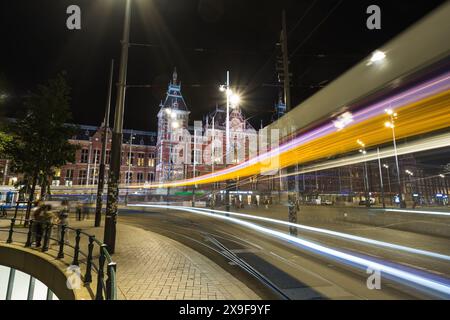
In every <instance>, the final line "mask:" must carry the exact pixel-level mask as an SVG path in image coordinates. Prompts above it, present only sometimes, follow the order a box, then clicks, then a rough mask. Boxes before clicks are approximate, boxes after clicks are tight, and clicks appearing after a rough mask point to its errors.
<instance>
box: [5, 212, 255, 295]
mask: <svg viewBox="0 0 450 320" xmlns="http://www.w3.org/2000/svg"><path fill="white" fill-rule="evenodd" d="M2 222H3V223H2V224H1V225H0V227H6V223H5V221H2ZM92 225H93V220H86V221H81V222H79V221H71V222H70V227H72V228H81V229H83V231H85V232H87V233H89V234H94V235H95V236H96V237H97V238H98V239H102V238H103V228H93V227H91V226H92ZM5 235H6V234H4V235H3V237H4V236H5ZM3 237H2V238H3ZM69 238H71V236H70V234H69ZM3 240H4V239H1V240H0V241H3ZM71 242H72V241H71ZM116 243H117V247H116V253H115V254H114V256H113V260H114V261H115V262H116V263H117V287H118V298H119V299H124V300H167V299H169V300H172V299H173V300H234V299H245V300H257V299H260V298H259V297H258V296H257V295H256V294H255V293H254V292H253V291H252V290H250V289H249V288H248V287H247V286H246V285H245V284H243V283H242V282H240V281H239V280H237V279H236V278H234V277H233V276H232V275H231V274H230V273H228V272H226V271H225V270H223V269H222V268H220V267H219V266H218V265H217V264H215V263H214V262H213V261H211V260H210V259H208V258H206V257H204V256H203V255H201V254H199V253H198V252H196V251H195V250H193V249H191V248H189V247H187V246H185V245H183V244H181V243H179V242H176V241H174V240H172V239H169V238H167V237H164V236H161V235H159V234H156V233H153V232H150V231H146V230H143V229H140V228H137V227H134V226H129V225H126V224H123V223H119V224H118V226H117V242H116ZM54 246H55V244H54ZM82 246H83V247H84V244H82Z"/></svg>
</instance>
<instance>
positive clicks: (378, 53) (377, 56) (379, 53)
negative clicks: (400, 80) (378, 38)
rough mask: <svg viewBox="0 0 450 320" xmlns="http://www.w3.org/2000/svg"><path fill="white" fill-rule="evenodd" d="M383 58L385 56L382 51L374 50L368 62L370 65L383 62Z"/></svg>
mask: <svg viewBox="0 0 450 320" xmlns="http://www.w3.org/2000/svg"><path fill="white" fill-rule="evenodd" d="M385 58H386V54H385V53H384V52H383V51H380V50H376V51H375V52H374V53H373V54H372V57H371V58H370V62H371V63H376V62H380V61H382V60H384V59H385Z"/></svg>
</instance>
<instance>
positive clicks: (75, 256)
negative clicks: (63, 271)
mask: <svg viewBox="0 0 450 320" xmlns="http://www.w3.org/2000/svg"><path fill="white" fill-rule="evenodd" d="M76 233H77V235H76V237H75V249H74V253H73V261H72V265H74V266H78V265H79V262H78V255H79V253H80V235H81V230H80V229H77V231H76Z"/></svg>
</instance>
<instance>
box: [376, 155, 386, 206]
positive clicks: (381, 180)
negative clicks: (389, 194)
mask: <svg viewBox="0 0 450 320" xmlns="http://www.w3.org/2000/svg"><path fill="white" fill-rule="evenodd" d="M377 155H378V169H379V170H380V187H381V199H382V203H383V209H385V208H386V202H385V200H384V184H383V170H382V169H381V159H380V148H377Z"/></svg>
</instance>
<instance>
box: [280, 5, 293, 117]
mask: <svg viewBox="0 0 450 320" xmlns="http://www.w3.org/2000/svg"><path fill="white" fill-rule="evenodd" d="M282 24H283V30H282V31H281V39H280V41H281V52H282V55H283V75H284V103H285V104H286V112H289V111H291V83H290V76H291V75H290V73H289V52H288V37H287V26H286V10H283V17H282Z"/></svg>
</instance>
